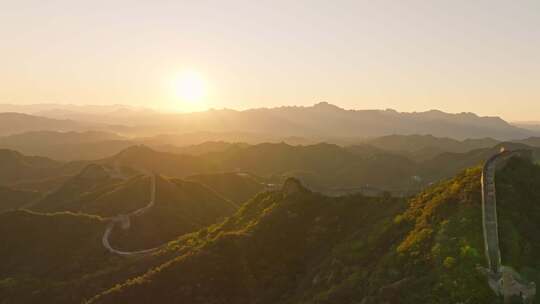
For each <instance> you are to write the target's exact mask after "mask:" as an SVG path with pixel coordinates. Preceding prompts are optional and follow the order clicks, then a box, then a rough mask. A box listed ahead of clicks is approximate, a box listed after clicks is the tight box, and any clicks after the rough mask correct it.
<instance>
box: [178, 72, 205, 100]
mask: <svg viewBox="0 0 540 304" xmlns="http://www.w3.org/2000/svg"><path fill="white" fill-rule="evenodd" d="M172 87H173V91H174V94H175V95H176V97H177V98H179V99H181V100H182V101H185V102H189V103H197V102H200V101H201V100H202V99H203V98H204V97H205V96H206V93H207V90H206V83H205V81H204V78H203V77H202V76H201V74H199V73H197V72H194V71H186V72H182V73H179V74H178V75H177V76H176V78H175V79H174V80H173V82H172Z"/></svg>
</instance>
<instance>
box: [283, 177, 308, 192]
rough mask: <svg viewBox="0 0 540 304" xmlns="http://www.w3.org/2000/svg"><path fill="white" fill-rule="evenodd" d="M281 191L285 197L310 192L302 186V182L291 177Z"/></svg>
mask: <svg viewBox="0 0 540 304" xmlns="http://www.w3.org/2000/svg"><path fill="white" fill-rule="evenodd" d="M281 191H282V192H283V194H284V195H285V196H290V195H294V194H297V193H307V192H309V190H308V189H307V188H306V187H304V185H302V183H301V182H300V180H298V179H296V178H294V177H289V178H287V180H286V181H285V182H284V183H283V187H282V188H281Z"/></svg>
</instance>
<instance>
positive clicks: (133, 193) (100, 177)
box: [31, 165, 150, 216]
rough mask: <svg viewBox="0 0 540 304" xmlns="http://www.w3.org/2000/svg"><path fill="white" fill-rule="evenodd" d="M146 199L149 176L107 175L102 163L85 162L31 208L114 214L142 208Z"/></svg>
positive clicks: (147, 197) (42, 210) (148, 189)
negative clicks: (72, 175) (82, 168)
mask: <svg viewBox="0 0 540 304" xmlns="http://www.w3.org/2000/svg"><path fill="white" fill-rule="evenodd" d="M149 199H150V178H149V177H144V176H137V177H134V178H131V179H128V180H126V181H123V180H120V179H115V178H113V177H111V176H110V175H109V173H108V172H107V171H106V170H105V168H104V167H102V166H99V165H89V166H88V167H86V168H85V169H84V170H83V171H82V172H81V173H79V174H78V175H77V176H75V177H73V178H71V179H69V180H68V181H66V182H65V183H64V184H63V185H62V186H61V187H59V188H58V189H57V190H56V191H53V192H51V193H50V194H48V195H47V196H45V197H44V198H43V199H41V200H40V201H38V202H37V203H36V204H34V205H33V206H32V207H31V209H32V210H35V211H39V212H58V211H71V212H81V213H86V214H95V215H100V216H114V215H117V214H121V213H128V212H130V211H133V210H136V209H139V208H142V207H144V206H145V205H147V204H148V201H149Z"/></svg>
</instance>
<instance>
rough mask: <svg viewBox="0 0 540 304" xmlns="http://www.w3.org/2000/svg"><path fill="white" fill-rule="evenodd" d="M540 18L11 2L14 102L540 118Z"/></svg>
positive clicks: (393, 6)
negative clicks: (327, 107)
mask: <svg viewBox="0 0 540 304" xmlns="http://www.w3.org/2000/svg"><path fill="white" fill-rule="evenodd" d="M539 16H540V1H537V0H528V1H499V0H484V1H471V0H468V1H465V0H456V1H436V0H433V1H419V0H412V1H397V0H396V1H384V0H383V1H315V0H313V1H247V0H246V1H235V0H229V1H205V0H199V1H159V0H157V1H135V0H132V1H73V0H71V1H67V0H57V1H55V0H52V1H25V0H21V1H8V2H6V3H3V4H2V8H1V9H0V37H1V41H0V71H1V73H0V83H1V85H0V103H14V104H28V103H42V102H47V103H74V104H109V103H111V104H112V103H122V104H130V105H135V106H145V107H153V108H159V109H170V110H176V111H194V110H204V109H206V108H210V107H212V108H223V107H227V108H235V109H246V108H253V107H272V106H280V105H309V104H313V103H316V102H319V101H327V102H330V103H333V104H336V105H339V106H342V107H345V108H353V109H373V108H377V109H385V108H393V109H396V110H399V111H424V110H429V109H440V110H444V111H448V112H464V111H466V112H476V113H478V114H481V115H499V116H502V117H503V118H505V119H509V120H540V114H538V113H540V85H539V84H540V17H539ZM183 75H196V76H189V77H187V80H186V77H184V76H183ZM179 79H180V80H179ZM186 87H189V88H186ZM191 87H196V89H192V88H191Z"/></svg>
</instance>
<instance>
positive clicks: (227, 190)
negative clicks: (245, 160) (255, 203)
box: [186, 172, 265, 205]
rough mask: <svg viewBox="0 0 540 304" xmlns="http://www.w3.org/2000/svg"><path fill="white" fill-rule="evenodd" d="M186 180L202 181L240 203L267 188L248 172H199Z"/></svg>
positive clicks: (225, 196) (222, 194)
mask: <svg viewBox="0 0 540 304" xmlns="http://www.w3.org/2000/svg"><path fill="white" fill-rule="evenodd" d="M186 180H188V181H195V182H198V183H201V184H203V185H205V186H207V187H208V188H210V189H212V190H214V191H216V192H217V193H219V194H220V195H221V196H223V197H224V198H227V199H229V200H231V201H233V202H235V203H236V204H239V205H240V204H242V203H244V202H245V201H247V200H248V199H250V198H252V197H253V196H254V195H255V194H257V193H258V192H260V191H262V190H263V189H265V185H264V184H263V183H261V182H260V181H258V180H257V179H256V178H255V177H253V176H251V175H249V174H247V173H234V172H230V173H215V174H197V175H192V176H188V177H187V178H186Z"/></svg>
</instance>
